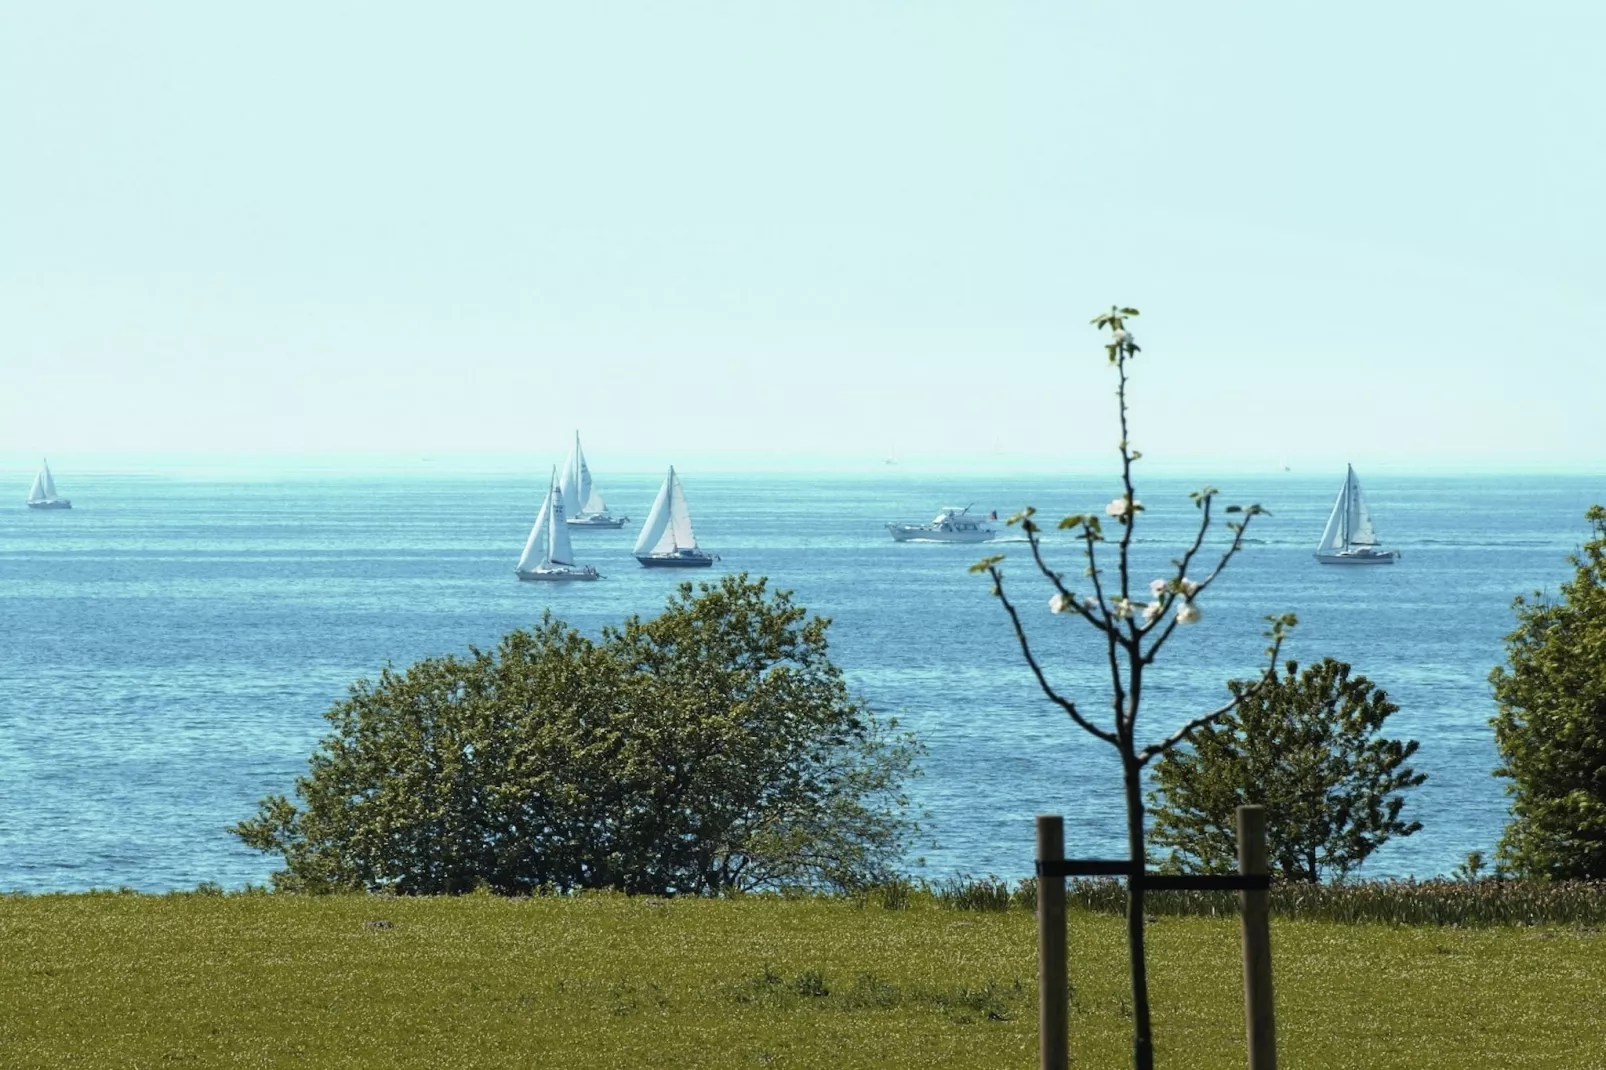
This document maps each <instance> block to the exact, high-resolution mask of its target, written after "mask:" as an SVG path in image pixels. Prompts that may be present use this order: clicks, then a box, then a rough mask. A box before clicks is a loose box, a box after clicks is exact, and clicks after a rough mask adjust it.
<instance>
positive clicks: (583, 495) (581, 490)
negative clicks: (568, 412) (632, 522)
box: [559, 431, 630, 528]
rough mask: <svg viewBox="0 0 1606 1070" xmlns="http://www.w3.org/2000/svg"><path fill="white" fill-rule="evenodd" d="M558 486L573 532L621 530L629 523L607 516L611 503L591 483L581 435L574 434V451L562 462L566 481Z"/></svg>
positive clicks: (624, 519)
mask: <svg viewBox="0 0 1606 1070" xmlns="http://www.w3.org/2000/svg"><path fill="white" fill-rule="evenodd" d="M559 486H560V487H561V489H562V491H563V507H564V509H565V510H566V511H567V512H568V514H569V519H568V521H567V523H568V525H569V526H570V527H571V528H621V527H624V524H625V521H627V520H629V519H630V518H629V517H628V516H620V517H615V516H610V515H609V514H608V503H607V502H604V501H603V500H602V494H601V493H600V492H599V491H598V490H597V485H596V484H595V483H593V482H592V481H591V469H590V468H589V467H587V466H586V455H585V453H583V452H582V451H581V449H580V432H578V431H576V432H575V433H574V449H572V450H570V451H569V459H568V460H566V461H564V462H563V479H562V481H561V483H560V484H559Z"/></svg>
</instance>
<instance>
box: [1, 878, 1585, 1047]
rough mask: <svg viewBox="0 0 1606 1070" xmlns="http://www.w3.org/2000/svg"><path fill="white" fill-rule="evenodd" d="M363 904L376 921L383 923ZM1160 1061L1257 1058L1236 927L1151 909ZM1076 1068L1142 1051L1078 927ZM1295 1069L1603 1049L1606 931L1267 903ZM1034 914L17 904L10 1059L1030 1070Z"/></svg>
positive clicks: (1119, 995) (1117, 954)
mask: <svg viewBox="0 0 1606 1070" xmlns="http://www.w3.org/2000/svg"><path fill="white" fill-rule="evenodd" d="M371 923H388V925H386V924H371ZM1150 932H1151V940H1152V945H1151V952H1150V958H1149V968H1150V976H1151V979H1152V990H1153V998H1154V1005H1155V1027H1156V1035H1157V1044H1158V1049H1159V1055H1160V1063H1161V1065H1162V1066H1169V1067H1178V1068H1181V1067H1188V1068H1211V1067H1241V1066H1243V1065H1244V1053H1243V1040H1242V1036H1243V1027H1242V1014H1243V1010H1242V1002H1241V998H1242V997H1241V991H1242V980H1241V974H1240V960H1239V949H1238V931H1237V926H1236V922H1235V921H1232V920H1226V919H1215V918H1183V917H1162V918H1160V919H1159V920H1158V921H1156V922H1155V924H1154V925H1153V926H1151V929H1150ZM1070 939H1071V948H1072V966H1071V972H1072V983H1073V986H1074V988H1075V994H1074V997H1073V1013H1072V1019H1071V1021H1072V1053H1073V1060H1074V1063H1075V1065H1079V1066H1096V1067H1120V1066H1124V1065H1127V1064H1128V1056H1127V1048H1128V1044H1129V1027H1130V1020H1129V1018H1128V1014H1129V1004H1128V1002H1127V992H1126V981H1125V977H1126V963H1125V953H1124V944H1123V933H1122V923H1121V920H1120V919H1119V918H1116V917H1111V916H1108V915H1095V914H1088V913H1082V912H1076V913H1073V915H1072V918H1071V934H1070ZM1273 947H1274V951H1273V954H1274V966H1275V974H1276V981H1277V997H1278V1017H1279V1020H1278V1034H1279V1042H1280V1048H1281V1055H1282V1058H1281V1064H1282V1065H1284V1066H1287V1067H1293V1068H1317V1067H1358V1068H1367V1070H1382V1068H1388V1067H1400V1068H1407V1067H1409V1068H1412V1070H1421V1068H1423V1067H1455V1068H1458V1070H1464V1068H1472V1067H1490V1068H1494V1067H1500V1068H1506V1067H1556V1068H1558V1070H1560V1068H1565V1070H1587V1068H1591V1067H1606V938H1603V936H1602V935H1601V934H1600V933H1599V932H1596V931H1590V930H1587V929H1566V928H1540V929H1532V928H1504V929H1446V928H1428V927H1423V928H1393V927H1385V926H1380V925H1339V924H1334V923H1330V922H1309V921H1274V925H1273ZM1035 948H1036V945H1035V922H1034V920H1033V918H1032V916H1031V915H1030V914H1029V913H1027V912H1025V911H1022V910H1018V909H1017V910H1010V911H1007V912H997V913H984V912H968V911H955V910H945V909H940V908H938V907H936V906H934V905H930V904H916V905H915V906H913V907H912V908H910V909H907V910H886V909H882V908H880V907H878V906H875V905H863V904H857V905H856V904H854V903H850V902H844V901H837V900H818V899H815V900H809V899H802V900H779V899H762V898H752V899H738V900H728V901H709V900H679V899H677V900H668V901H665V900H654V899H646V898H635V899H626V898H623V897H614V896H585V897H581V898H577V899H539V898H538V899H530V900H519V901H514V900H502V899H495V898H490V897H480V896H468V897H462V898H457V899H415V900H406V899H390V898H371V897H360V896H356V897H329V898H302V897H292V896H268V895H240V896H215V895H175V896H137V895H116V894H104V895H76V896H43V897H0V1066H3V1067H6V1068H8V1070H9V1068H21V1067H50V1068H56V1067H101V1066H106V1067H165V1066H203V1067H213V1066H216V1067H232V1066H242V1067H270V1066H298V1067H300V1066H331V1067H364V1068H369V1067H386V1068H394V1067H504V1066H505V1067H515V1066H517V1067H565V1068H567V1067H599V1068H600V1067H608V1068H615V1067H621V1066H633V1067H681V1066H684V1067H738V1066H739V1067H753V1066H769V1067H877V1068H882V1070H885V1068H893V1067H921V1068H926V1067H1030V1066H1034V1065H1035V1059H1036V1050H1037V1035H1036V1014H1037V1002H1036V1001H1037V995H1036V983H1035V977H1036V950H1035Z"/></svg>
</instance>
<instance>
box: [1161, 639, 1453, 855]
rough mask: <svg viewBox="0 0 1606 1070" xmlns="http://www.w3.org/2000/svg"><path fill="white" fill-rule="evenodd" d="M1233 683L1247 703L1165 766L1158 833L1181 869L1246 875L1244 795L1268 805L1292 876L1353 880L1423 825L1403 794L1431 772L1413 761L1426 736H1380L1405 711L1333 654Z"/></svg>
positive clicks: (1277, 849)
mask: <svg viewBox="0 0 1606 1070" xmlns="http://www.w3.org/2000/svg"><path fill="white" fill-rule="evenodd" d="M1227 686H1228V688H1230V689H1231V691H1232V693H1233V695H1234V696H1235V697H1239V702H1238V706H1237V708H1236V709H1234V710H1233V711H1232V712H1231V713H1229V714H1227V715H1226V716H1224V717H1222V718H1221V719H1220V720H1218V721H1216V722H1215V723H1214V724H1209V725H1203V726H1201V727H1200V728H1198V729H1196V730H1195V731H1194V733H1193V735H1192V737H1191V738H1190V739H1189V741H1188V742H1189V747H1188V749H1181V748H1178V749H1177V750H1173V751H1169V752H1167V753H1166V754H1165V755H1163V756H1162V757H1161V758H1160V761H1159V762H1158V763H1157V764H1156V765H1155V767H1154V783H1155V785H1156V790H1155V791H1154V792H1152V793H1151V794H1150V796H1149V801H1150V803H1151V805H1152V807H1153V809H1154V814H1155V822H1154V828H1153V832H1152V837H1151V838H1152V841H1153V842H1154V844H1155V845H1156V846H1158V847H1169V848H1171V856H1170V862H1171V864H1172V865H1173V866H1175V867H1176V868H1179V869H1182V870H1184V871H1188V872H1199V873H1231V872H1235V871H1236V864H1237V857H1238V856H1237V843H1236V836H1235V833H1234V830H1235V825H1234V822H1235V814H1236V811H1237V808H1238V807H1239V806H1240V805H1243V804H1245V803H1260V804H1262V805H1264V806H1265V807H1266V841H1267V853H1268V854H1269V856H1270V861H1271V869H1272V873H1273V874H1274V875H1275V876H1278V877H1281V878H1283V879H1285V880H1296V881H1308V882H1310V883H1315V882H1317V881H1319V880H1320V879H1321V878H1322V876H1323V875H1324V874H1327V875H1336V876H1339V877H1342V876H1344V875H1345V874H1347V873H1349V872H1350V871H1351V870H1352V869H1354V868H1355V867H1356V866H1359V865H1360V864H1361V863H1362V862H1364V861H1365V860H1366V857H1367V856H1368V855H1370V854H1371V853H1372V852H1373V851H1375V850H1377V849H1378V848H1379V847H1381V846H1382V845H1383V844H1384V843H1386V842H1388V841H1389V840H1390V839H1392V838H1393V837H1395V836H1409V835H1411V834H1412V833H1413V832H1416V831H1417V830H1418V829H1420V828H1421V827H1422V823H1421V822H1419V821H1405V820H1402V819H1401V817H1400V811H1401V809H1402V808H1403V807H1404V805H1405V795H1404V794H1403V792H1404V791H1406V790H1408V789H1410V788H1414V787H1417V786H1418V785H1420V784H1421V783H1422V782H1423V781H1424V780H1426V779H1427V775H1426V774H1424V773H1417V772H1416V771H1414V770H1413V769H1412V768H1411V767H1410V766H1409V765H1407V764H1405V763H1406V762H1407V761H1408V760H1409V759H1410V757H1411V755H1413V754H1415V753H1416V748H1417V742H1416V740H1414V739H1413V740H1409V741H1407V742H1404V743H1402V742H1400V741H1399V740H1394V739H1384V738H1381V737H1379V735H1378V733H1379V732H1381V731H1382V729H1383V726H1384V722H1385V721H1387V720H1388V718H1389V716H1390V715H1391V714H1393V713H1395V712H1397V711H1398V710H1399V707H1398V706H1396V705H1395V704H1394V703H1392V702H1390V701H1389V698H1388V695H1387V693H1385V692H1384V691H1383V689H1382V688H1380V687H1377V686H1376V685H1374V684H1373V683H1372V682H1371V681H1370V680H1368V679H1367V678H1366V677H1364V676H1351V675H1350V667H1349V666H1348V665H1346V664H1344V663H1343V662H1341V661H1334V660H1333V659H1332V658H1324V659H1323V660H1322V661H1320V662H1318V663H1317V664H1315V665H1312V666H1310V667H1309V668H1307V669H1305V671H1304V672H1300V671H1299V665H1298V664H1297V663H1295V662H1292V661H1290V662H1288V664H1287V665H1286V666H1285V675H1283V676H1281V677H1278V678H1276V679H1275V680H1270V681H1266V682H1265V683H1264V686H1261V687H1259V688H1254V684H1253V683H1252V682H1246V681H1241V680H1234V681H1232V682H1230V683H1229V684H1228V685H1227ZM1251 689H1254V690H1253V692H1252V693H1251Z"/></svg>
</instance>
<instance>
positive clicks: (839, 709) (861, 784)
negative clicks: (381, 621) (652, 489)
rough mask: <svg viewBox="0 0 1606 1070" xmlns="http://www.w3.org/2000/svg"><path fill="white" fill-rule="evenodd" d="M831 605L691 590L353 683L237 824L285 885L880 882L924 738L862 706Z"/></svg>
mask: <svg viewBox="0 0 1606 1070" xmlns="http://www.w3.org/2000/svg"><path fill="white" fill-rule="evenodd" d="M828 624H829V621H827V620H826V619H824V618H821V617H811V616H809V615H808V613H807V612H806V611H805V610H804V609H803V608H802V607H801V606H797V605H795V604H793V602H792V600H791V598H790V596H789V594H788V593H786V592H776V593H771V592H769V591H768V590H767V588H766V581H765V580H763V579H758V580H753V581H750V580H748V578H747V577H746V575H745V574H744V575H741V576H727V577H725V578H724V579H723V580H722V581H721V582H719V583H718V584H717V585H710V584H702V585H700V586H699V588H698V589H697V590H696V591H694V590H693V588H692V585H691V584H684V585H682V586H681V587H680V588H679V590H678V592H677V593H676V595H675V596H674V597H672V598H671V599H670V601H669V603H668V606H667V607H666V609H665V611H664V612H663V613H662V614H661V615H660V616H658V617H655V618H653V619H651V620H641V619H639V618H631V619H630V620H628V621H626V622H625V624H624V625H623V626H622V627H620V628H608V629H604V631H603V633H602V636H601V638H600V640H598V641H592V640H590V639H587V638H586V637H584V636H582V635H581V634H579V633H578V632H576V631H574V630H573V629H571V628H568V627H567V626H565V625H564V624H563V623H561V622H560V621H556V620H553V619H552V618H551V616H550V615H548V616H547V617H546V618H545V619H544V620H543V621H542V623H541V624H540V625H538V626H536V627H534V628H532V629H529V630H522V631H516V632H513V633H512V634H510V635H508V636H506V637H504V638H503V639H502V641H501V642H500V644H499V645H498V646H497V648H496V650H495V651H490V652H487V651H480V650H473V651H471V653H470V656H468V657H464V658H459V657H443V658H430V659H426V660H424V661H421V662H419V663H418V664H416V665H413V666H412V667H411V668H409V669H407V670H406V671H405V672H400V673H398V672H393V671H391V670H389V669H387V670H385V671H384V672H383V673H382V674H381V675H380V677H379V679H378V680H377V681H376V682H369V681H360V682H358V683H357V684H356V685H354V686H353V687H352V689H351V692H350V694H349V695H348V697H347V698H346V699H345V700H344V701H343V702H340V703H339V704H337V705H336V706H335V707H334V708H332V709H331V710H330V711H329V712H328V714H326V717H327V718H328V720H329V722H330V724H331V725H332V726H333V731H332V732H331V733H330V734H329V735H328V736H327V737H326V738H325V739H324V740H323V741H322V743H321V746H320V748H319V750H318V751H317V752H316V753H315V754H314V755H313V756H312V758H311V761H310V767H309V770H308V773H307V775H306V776H304V777H301V778H299V779H298V780H297V781H296V786H295V795H296V801H291V800H290V799H288V798H286V797H284V796H282V795H277V796H272V797H269V798H267V799H264V800H263V801H262V803H261V804H260V807H259V810H258V812H257V814H256V816H255V817H253V818H251V819H250V820H247V821H244V822H242V823H241V824H239V825H237V826H236V827H235V828H234V830H233V831H234V832H235V834H236V835H238V836H239V837H240V838H241V839H242V840H243V841H244V842H245V843H246V844H248V845H249V846H251V847H255V848H257V849H258V850H261V851H265V852H270V853H276V854H279V855H281V856H282V857H283V859H284V863H285V867H284V869H283V870H282V871H280V872H279V873H276V874H275V875H274V883H275V885H276V886H277V887H279V888H282V889H290V890H304V891H330V890H339V889H366V890H370V891H377V890H389V891H392V892H396V893H399V894H418V895H433V894H450V893H458V892H465V891H470V890H472V889H475V888H479V887H484V888H489V889H490V890H492V891H496V892H501V893H509V894H512V893H528V892H531V891H534V890H537V889H540V888H555V889H559V890H568V889H575V888H615V889H620V890H623V891H627V892H644V893H656V894H676V893H680V894H687V893H690V894H718V893H721V892H725V891H730V890H736V889H753V888H765V887H770V888H775V887H795V886H809V887H836V888H842V887H851V886H856V885H860V884H863V883H867V882H874V881H878V880H883V879H885V878H886V877H888V876H889V875H890V874H891V872H892V866H893V865H894V864H895V863H896V862H897V861H898V860H899V859H900V858H901V857H902V856H903V853H904V851H905V849H906V847H907V845H908V842H909V839H910V837H911V836H912V835H913V833H914V831H915V828H914V825H913V822H912V821H911V820H910V818H909V814H908V800H907V798H906V797H905V795H904V794H903V788H902V786H903V783H904V782H905V780H906V779H907V778H908V777H909V776H911V775H913V774H915V773H916V772H917V770H916V768H915V762H916V759H917V757H918V753H919V748H918V746H917V745H916V743H915V742H914V740H913V739H912V737H910V736H908V735H906V734H900V733H898V732H897V731H896V723H895V722H882V721H880V720H878V719H877V718H876V717H875V715H874V714H873V713H872V712H871V711H870V710H869V709H868V708H867V707H866V706H865V705H864V704H863V703H861V702H859V701H858V700H856V699H854V698H853V697H852V696H851V695H850V694H849V693H848V690H847V687H846V685H845V684H844V682H843V680H842V674H841V672H840V670H838V668H837V667H836V666H835V665H834V664H832V662H831V660H830V658H829V657H828V656H827V646H826V629H827V626H828Z"/></svg>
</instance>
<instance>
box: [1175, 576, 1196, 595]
mask: <svg viewBox="0 0 1606 1070" xmlns="http://www.w3.org/2000/svg"><path fill="white" fill-rule="evenodd" d="M1178 586H1179V587H1181V588H1182V593H1183V594H1184V595H1186V596H1187V597H1189V598H1192V597H1193V596H1194V593H1195V592H1196V591H1198V590H1199V585H1198V584H1197V583H1194V582H1193V581H1192V580H1190V579H1184V580H1183V581H1182V582H1181V583H1180V584H1178Z"/></svg>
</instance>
